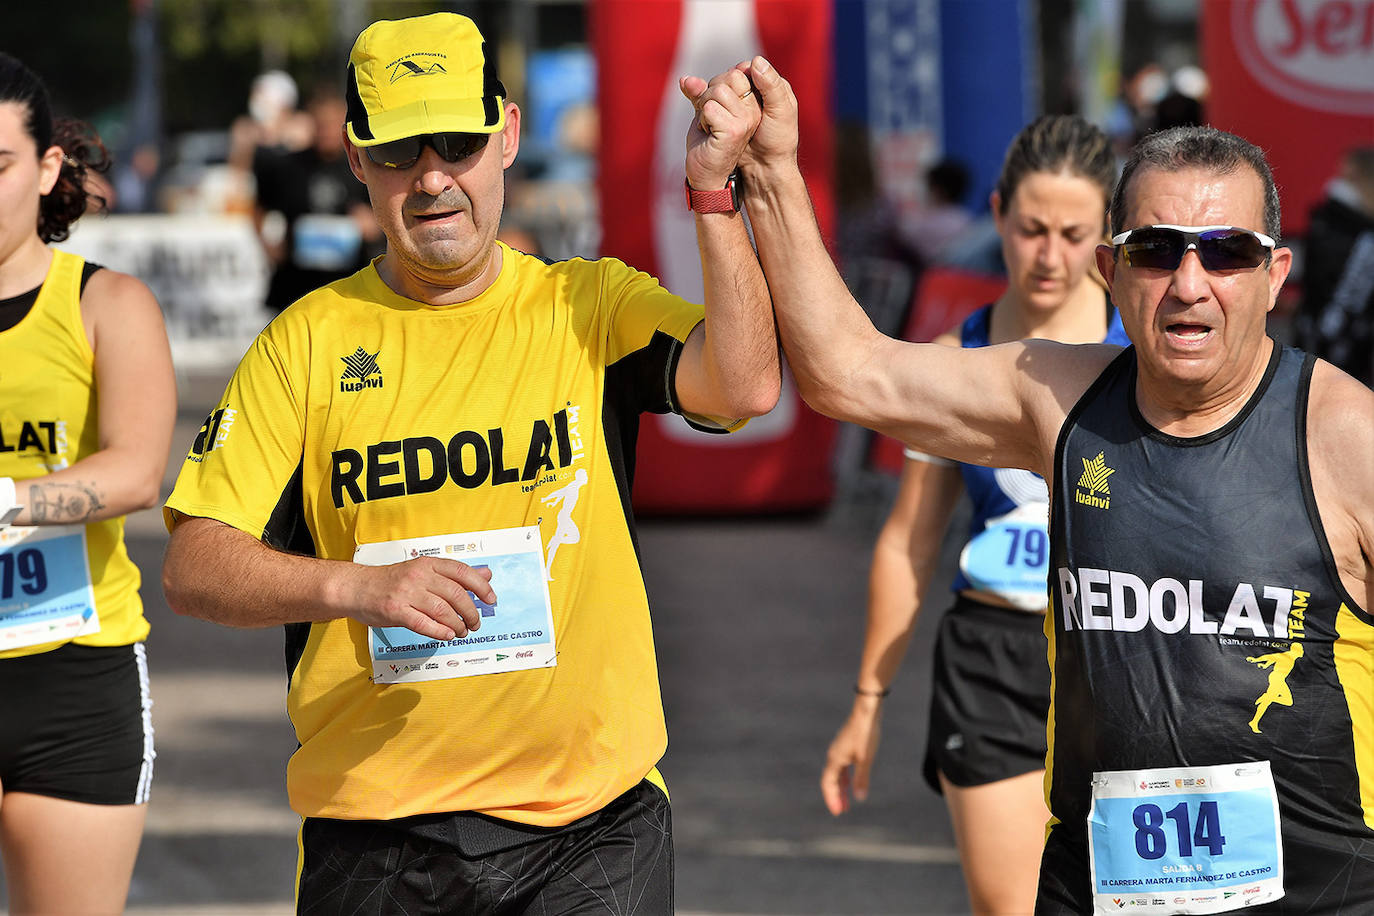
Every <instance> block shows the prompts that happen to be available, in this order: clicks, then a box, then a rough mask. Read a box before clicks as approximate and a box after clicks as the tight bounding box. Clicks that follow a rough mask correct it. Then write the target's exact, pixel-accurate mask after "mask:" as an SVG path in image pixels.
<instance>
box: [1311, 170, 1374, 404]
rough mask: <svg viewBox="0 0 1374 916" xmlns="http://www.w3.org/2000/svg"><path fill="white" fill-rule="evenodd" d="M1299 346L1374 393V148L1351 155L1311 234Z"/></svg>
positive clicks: (1329, 187) (1315, 216) (1315, 211)
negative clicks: (1351, 376) (1362, 383)
mask: <svg viewBox="0 0 1374 916" xmlns="http://www.w3.org/2000/svg"><path fill="white" fill-rule="evenodd" d="M1306 254H1307V261H1306V266H1305V268H1304V271H1303V284H1302V300H1301V302H1300V303H1299V305H1298V314H1297V316H1296V318H1295V321H1294V333H1295V335H1296V341H1295V342H1296V343H1297V345H1298V346H1300V347H1301V348H1302V349H1304V350H1307V351H1308V352H1310V353H1315V354H1316V355H1317V356H1320V357H1322V358H1323V359H1325V360H1328V361H1330V362H1332V363H1334V364H1335V365H1337V366H1339V367H1341V368H1342V369H1344V370H1345V371H1346V372H1348V373H1350V374H1351V375H1353V376H1355V377H1356V378H1357V379H1359V380H1360V381H1362V382H1364V383H1365V384H1366V385H1370V386H1371V387H1374V146H1361V147H1356V148H1355V149H1352V150H1350V151H1349V152H1348V153H1346V155H1345V156H1344V157H1343V158H1342V160H1341V167H1340V174H1339V175H1337V176H1336V177H1335V178H1333V179H1332V180H1331V182H1330V183H1328V184H1327V186H1326V198H1325V199H1324V200H1322V201H1321V203H1319V204H1317V205H1316V206H1315V207H1314V208H1313V209H1312V214H1311V221H1310V223H1309V224H1308V230H1307V245H1306Z"/></svg>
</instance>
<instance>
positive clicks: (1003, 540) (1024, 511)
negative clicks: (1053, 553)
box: [959, 503, 1050, 611]
mask: <svg viewBox="0 0 1374 916" xmlns="http://www.w3.org/2000/svg"><path fill="white" fill-rule="evenodd" d="M1045 512H1046V507H1045V505H1044V504H1043V503H1026V504H1025V505H1021V506H1017V507H1016V508H1015V509H1013V510H1012V511H1010V512H1008V513H1007V514H1006V515H1003V516H1000V517H998V518H994V519H989V520H988V524H987V527H986V528H984V529H983V530H982V531H981V532H979V533H978V535H977V537H974V538H973V539H972V540H970V541H969V542H968V543H967V544H965V545H964V549H963V551H962V552H961V553H960V554H959V569H960V571H961V572H963V574H964V578H965V579H968V581H969V583H970V584H971V585H972V586H973V587H974V588H976V589H978V590H979V591H982V592H990V593H991V594H994V595H997V596H998V597H1000V598H1004V599H1006V601H1007V602H1008V603H1009V604H1011V605H1012V606H1013V607H1016V608H1019V609H1021V610H1023V611H1043V610H1044V609H1045V606H1046V604H1048V603H1049V598H1048V587H1047V586H1046V582H1047V576H1048V574H1049V566H1050V538H1049V534H1048V533H1047V532H1046V530H1045Z"/></svg>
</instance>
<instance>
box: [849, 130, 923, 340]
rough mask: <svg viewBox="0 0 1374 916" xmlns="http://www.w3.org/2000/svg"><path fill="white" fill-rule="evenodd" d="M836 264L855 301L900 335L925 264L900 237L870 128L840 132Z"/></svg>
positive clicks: (882, 326)
mask: <svg viewBox="0 0 1374 916" xmlns="http://www.w3.org/2000/svg"><path fill="white" fill-rule="evenodd" d="M835 203H836V214H835V215H836V219H835V239H834V250H835V259H836V262H837V263H838V265H839V268H840V273H841V275H842V276H843V277H844V281H845V283H846V284H848V286H849V290H850V292H851V293H853V294H854V298H855V299H856V300H857V301H858V302H859V303H860V304H861V305H862V306H863V307H864V310H865V311H867V312H868V316H869V318H870V319H871V320H872V321H873V323H874V325H876V326H877V327H878V328H879V329H880V330H882V331H883V332H884V333H886V334H895V333H896V332H897V330H898V328H899V327H900V325H901V321H902V317H903V316H904V315H905V314H906V310H907V308H908V307H909V306H910V303H911V296H912V293H913V292H914V291H915V289H916V281H917V279H918V278H919V276H920V274H921V271H922V269H923V268H924V262H923V261H922V259H921V256H920V254H919V253H917V251H916V249H914V248H912V247H911V245H909V244H908V243H907V242H906V241H905V240H904V239H903V238H902V235H901V231H900V229H899V227H898V218H899V217H898V208H897V204H896V202H895V201H893V200H892V199H891V198H890V197H889V196H888V195H887V194H885V193H884V191H883V189H882V187H881V183H880V182H879V181H878V178H877V175H876V170H875V169H874V161H873V150H872V144H871V137H870V135H869V132H868V127H867V125H865V124H862V123H859V122H853V121H851V122H845V123H841V124H838V125H836V129H835Z"/></svg>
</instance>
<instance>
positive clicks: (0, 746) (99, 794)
mask: <svg viewBox="0 0 1374 916" xmlns="http://www.w3.org/2000/svg"><path fill="white" fill-rule="evenodd" d="M0 697H4V704H3V709H2V710H0V791H3V792H4V793H5V794H9V793H10V792H29V793H32V794H34V795H48V796H51V797H53V798H63V799H67V800H68V801H76V802H86V803H87V804H93V805H133V804H143V803H145V802H146V801H147V800H148V789H149V786H150V785H151V783H152V779H153V757H154V754H153V725H152V716H151V710H152V705H153V703H152V699H151V698H150V697H149V695H148V660H147V655H146V654H145V653H144V649H143V644H142V643H136V644H134V645H132V646H80V645H76V644H75V643H67V644H66V645H64V646H61V647H59V648H57V649H53V650H52V651H50V652H41V653H39V654H37V655H24V656H20V657H18V658H6V659H0Z"/></svg>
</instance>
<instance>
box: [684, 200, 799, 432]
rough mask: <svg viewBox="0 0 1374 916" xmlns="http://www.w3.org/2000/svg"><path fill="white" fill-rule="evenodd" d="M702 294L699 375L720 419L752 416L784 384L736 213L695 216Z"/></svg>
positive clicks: (764, 289)
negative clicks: (715, 402) (703, 334)
mask: <svg viewBox="0 0 1374 916" xmlns="http://www.w3.org/2000/svg"><path fill="white" fill-rule="evenodd" d="M696 221H697V246H698V248H699V249H700V252H701V269H702V279H703V281H704V284H705V293H706V329H705V330H706V340H705V352H704V354H703V355H704V357H705V358H704V360H703V370H704V374H705V376H706V382H707V386H708V390H710V391H711V393H712V396H713V397H714V398H716V399H718V400H719V401H720V404H719V406H720V407H722V408H726V409H723V410H720V411H718V413H719V415H720V416H724V417H732V418H733V417H752V416H758V415H760V414H764V413H767V412H768V411H769V410H772V409H773V406H774V405H775V404H776V403H777V400H778V393H779V391H780V390H781V384H782V369H781V363H780V360H779V356H778V341H777V330H776V327H775V325H774V323H773V304H772V302H771V300H770V299H769V296H768V284H767V282H766V281H765V280H764V278H763V270H762V268H761V267H760V266H759V261H758V257H757V256H756V255H755V253H754V248H753V246H752V245H751V244H750V243H749V236H748V234H747V233H746V232H745V231H744V225H743V216H741V215H740V214H738V213H729V214H726V213H708V214H702V215H699V216H697V217H696Z"/></svg>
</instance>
